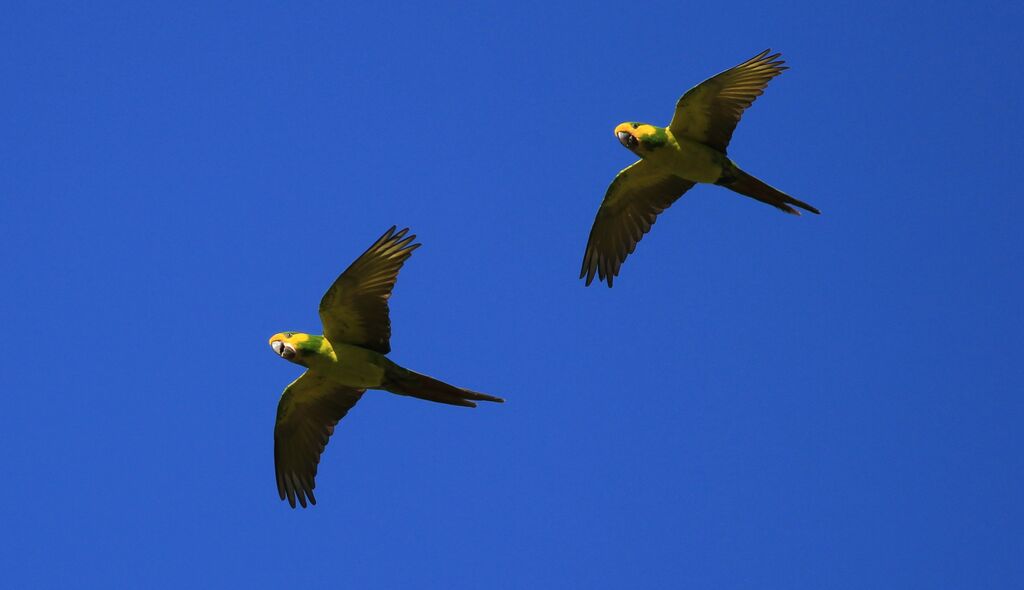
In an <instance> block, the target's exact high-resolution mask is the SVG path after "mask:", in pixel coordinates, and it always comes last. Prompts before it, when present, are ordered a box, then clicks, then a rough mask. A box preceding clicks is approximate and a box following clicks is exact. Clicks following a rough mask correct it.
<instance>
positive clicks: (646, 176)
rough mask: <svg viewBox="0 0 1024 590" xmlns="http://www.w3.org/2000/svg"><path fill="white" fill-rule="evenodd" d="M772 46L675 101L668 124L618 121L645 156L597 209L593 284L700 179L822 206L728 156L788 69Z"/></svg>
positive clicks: (588, 266)
mask: <svg viewBox="0 0 1024 590" xmlns="http://www.w3.org/2000/svg"><path fill="white" fill-rule="evenodd" d="M769 51H770V50H767V49H766V50H765V51H762V52H761V53H759V54H757V55H755V56H754V57H752V58H750V59H748V60H747V61H745V62H743V63H741V64H739V65H738V66H736V67H734V68H732V69H729V70H726V71H724V72H722V73H720V74H718V75H716V76H712V77H711V78H708V79H707V80H705V81H704V82H701V83H700V84H698V85H697V86H695V87H694V88H692V89H690V90H689V91H688V92H687V93H686V94H684V95H683V96H682V98H680V99H679V101H678V102H677V103H676V110H675V114H674V115H673V116H672V121H671V122H670V123H669V125H668V127H657V126H655V125H649V124H646V123H637V122H628V123H622V124H621V125H619V126H617V127H616V128H615V136H616V137H617V138H618V139H619V141H620V142H621V143H622V145H623V146H625V147H626V148H627V149H629V150H630V151H631V152H633V153H634V154H636V155H637V156H639V157H640V160H638V161H637V162H635V163H633V164H632V165H630V166H628V167H627V168H626V169H625V170H622V171H621V172H619V174H618V175H617V176H616V177H615V180H613V181H612V184H611V186H609V187H608V191H607V192H606V193H605V196H604V200H603V201H602V202H601V207H600V209H598V211H597V218H596V219H594V225H593V227H592V228H591V230H590V238H589V240H588V241H587V249H586V252H585V253H584V255H583V268H582V269H581V270H580V278H586V281H587V283H586V284H587V285H590V283H591V282H593V280H594V277H595V276H596V277H597V278H598V280H602V281H606V282H607V283H608V286H609V287H611V286H612V282H613V281H614V279H615V277H616V276H618V274H619V269H620V268H621V266H622V263H623V262H624V261H625V260H626V257H627V256H629V255H630V254H631V253H632V252H633V250H634V249H636V244H637V242H639V241H640V239H641V238H643V236H644V234H646V233H647V232H648V231H650V229H651V226H652V225H653V224H654V222H655V220H656V219H657V217H658V214H659V213H661V212H662V211H664V210H665V209H667V208H668V207H669V206H670V205H672V203H674V202H675V201H676V199H678V198H679V197H681V196H682V195H683V193H685V192H686V191H688V190H690V188H692V187H693V185H695V184H697V183H699V182H703V183H713V184H717V185H720V186H724V187H726V188H728V189H731V190H733V191H735V192H737V193H740V194H741V195H745V196H748V197H751V198H754V199H757V200H758V201H761V202H763V203H767V204H769V205H772V206H774V207H777V208H779V209H781V210H783V211H785V212H786V213H791V214H794V215H799V214H800V212H799V211H797V210H796V209H794V208H793V205H795V206H796V207H800V208H801V209H804V210H806V211H810V212H811V213H820V212H819V211H818V210H817V209H815V208H814V207H812V206H811V205H808V204H807V203H804V202H803V201H799V200H797V199H794V198H793V197H791V196H789V195H787V194H786V193H784V192H782V191H780V190H778V189H775V188H773V187H771V186H768V185H767V184H765V183H764V182H762V181H760V180H758V179H757V178H754V177H753V176H751V175H749V174H747V173H746V172H744V171H743V170H741V169H740V168H739V166H737V165H736V164H735V163H734V162H733V161H732V160H730V159H729V158H728V157H727V156H726V148H727V147H728V146H729V140H730V139H732V132H733V130H735V129H736V124H737V123H739V120H740V117H741V116H743V111H744V110H745V109H746V108H747V107H749V106H750V105H751V104H752V103H753V102H754V99H756V98H757V97H758V96H760V95H761V94H762V93H763V92H764V89H765V87H766V86H768V82H770V81H771V79H772V78H774V77H775V76H778V75H779V74H781V73H782V72H783V70H785V69H786V67H785V66H784V65H783V64H784V63H785V62H783V61H782V60H781V59H779V58H780V56H781V54H779V53H774V54H771V55H769Z"/></svg>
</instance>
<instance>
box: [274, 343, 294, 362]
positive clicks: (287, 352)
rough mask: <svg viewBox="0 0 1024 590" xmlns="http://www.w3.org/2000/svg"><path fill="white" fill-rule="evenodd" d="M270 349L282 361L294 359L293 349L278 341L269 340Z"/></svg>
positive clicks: (289, 345)
mask: <svg viewBox="0 0 1024 590" xmlns="http://www.w3.org/2000/svg"><path fill="white" fill-rule="evenodd" d="M270 348H273V349H274V352H276V353H277V355H278V356H280V357H281V358H283V359H288V360H291V359H293V358H295V347H293V346H292V345H291V344H285V343H284V342H281V341H280V340H271V341H270Z"/></svg>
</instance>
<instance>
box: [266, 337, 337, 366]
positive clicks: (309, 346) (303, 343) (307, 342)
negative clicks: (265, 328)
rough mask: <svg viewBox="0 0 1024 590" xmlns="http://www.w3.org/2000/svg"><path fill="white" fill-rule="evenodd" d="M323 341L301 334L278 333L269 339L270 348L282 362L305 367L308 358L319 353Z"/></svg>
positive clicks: (321, 338) (320, 338) (319, 338)
mask: <svg viewBox="0 0 1024 590" xmlns="http://www.w3.org/2000/svg"><path fill="white" fill-rule="evenodd" d="M323 339H324V338H323V336H312V335H310V334H304V333H302V332H278V333H277V334H274V335H273V336H271V337H270V348H273V349H274V352H275V353H277V356H279V357H281V358H283V359H284V360H286V361H291V362H293V363H296V364H299V365H303V366H305V365H306V362H305V361H306V360H308V359H309V357H310V356H312V355H315V354H317V353H319V352H320V347H321V345H322V344H323Z"/></svg>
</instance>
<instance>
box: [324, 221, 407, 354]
mask: <svg viewBox="0 0 1024 590" xmlns="http://www.w3.org/2000/svg"><path fill="white" fill-rule="evenodd" d="M408 232H409V228H405V229H403V230H402V231H400V232H398V233H395V227H394V226H392V227H391V229H389V230H388V231H386V232H385V233H384V235H383V236H381V237H380V238H379V239H378V240H377V241H376V242H374V243H373V245H372V246H370V248H369V249H368V250H367V251H366V252H364V253H363V255H362V256H360V257H359V258H357V259H356V261H355V262H353V263H352V265H351V266H349V267H348V268H347V269H346V270H345V272H343V273H341V276H339V277H338V278H337V280H335V281H334V284H333V285H331V288H330V289H328V290H327V293H326V294H324V297H323V299H321V300H320V322H321V323H322V324H323V326H324V336H326V337H327V340H328V341H329V342H344V343H346V344H353V345H355V346H361V347H363V348H369V349H371V350H375V351H377V352H379V353H381V354H387V353H389V352H391V342H390V341H391V319H390V318H389V317H388V298H389V297H391V290H392V289H393V288H394V286H395V281H396V280H397V279H398V271H399V270H400V269H401V268H402V264H403V263H404V262H405V261H406V259H407V258H409V256H410V255H411V254H412V251H413V250H415V249H416V248H418V247H419V246H420V245H419V244H413V243H412V241H413V240H414V239H416V236H406V235H405V234H406V233H408Z"/></svg>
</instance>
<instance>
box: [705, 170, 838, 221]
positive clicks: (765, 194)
mask: <svg viewBox="0 0 1024 590" xmlns="http://www.w3.org/2000/svg"><path fill="white" fill-rule="evenodd" d="M731 168H732V169H731V170H729V171H728V172H727V173H726V174H723V175H722V178H719V179H718V181H716V182H715V184H717V185H720V186H724V187H725V188H727V189H729V190H733V191H736V192H738V193H739V194H741V195H744V196H747V197H750V198H752V199H757V200H758V201H761V202H762V203H768V204H769V205H771V206H772V207H778V208H779V209H782V210H783V211H785V212H786V213H790V214H792V215H800V212H799V211H797V210H796V209H794V208H792V207H790V205H796V206H797V207H800V208H801V209H804V210H805V211H810V212H811V213H816V214H817V213H821V211H818V210H817V209H816V208H815V207H813V206H811V205H808V204H807V203H804V202H803V201H800V200H797V199H794V198H793V197H791V196H789V195H787V194H786V193H784V192H782V191H780V190H779V189H777V188H774V187H771V186H768V185H767V184H765V183H763V182H761V181H760V180H758V179H757V178H755V177H753V176H751V175H749V174H747V173H746V172H744V171H742V170H740V169H739V168H738V167H736V166H732V167H731Z"/></svg>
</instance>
